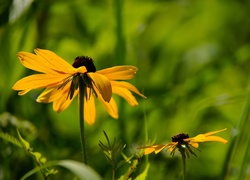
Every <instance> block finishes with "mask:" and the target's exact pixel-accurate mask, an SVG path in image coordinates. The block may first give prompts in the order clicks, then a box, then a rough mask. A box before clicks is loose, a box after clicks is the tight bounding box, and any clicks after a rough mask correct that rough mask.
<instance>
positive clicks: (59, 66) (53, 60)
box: [35, 48, 72, 73]
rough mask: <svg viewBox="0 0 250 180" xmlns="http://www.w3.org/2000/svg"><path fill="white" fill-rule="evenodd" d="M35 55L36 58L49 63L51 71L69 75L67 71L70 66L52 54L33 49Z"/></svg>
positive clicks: (47, 51)
mask: <svg viewBox="0 0 250 180" xmlns="http://www.w3.org/2000/svg"><path fill="white" fill-rule="evenodd" d="M35 53H36V54H37V56H40V57H42V58H44V59H46V60H47V62H49V63H50V66H51V68H52V69H53V70H55V71H58V72H62V73H70V71H69V70H70V69H72V66H71V65H70V64H69V63H68V62H67V61H65V60H64V59H62V58H61V57H60V56H58V55H57V54H55V53H54V52H52V51H49V50H45V49H38V48H37V49H35Z"/></svg>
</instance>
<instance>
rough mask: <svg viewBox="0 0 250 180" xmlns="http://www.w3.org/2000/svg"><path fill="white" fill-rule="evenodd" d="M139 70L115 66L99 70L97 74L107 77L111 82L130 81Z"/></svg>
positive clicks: (133, 67) (132, 67)
mask: <svg viewBox="0 0 250 180" xmlns="http://www.w3.org/2000/svg"><path fill="white" fill-rule="evenodd" d="M137 70H138V69H137V67H135V66H114V67H111V68H106V69H103V70H99V71H97V72H96V73H99V74H102V75H105V76H106V77H107V78H109V79H110V80H128V79H132V78H133V77H134V76H135V74H136V71H137Z"/></svg>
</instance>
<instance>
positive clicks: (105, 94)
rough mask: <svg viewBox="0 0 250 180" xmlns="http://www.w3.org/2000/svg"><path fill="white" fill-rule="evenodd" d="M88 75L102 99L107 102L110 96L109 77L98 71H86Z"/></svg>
mask: <svg viewBox="0 0 250 180" xmlns="http://www.w3.org/2000/svg"><path fill="white" fill-rule="evenodd" d="M88 76H89V77H90V78H91V79H92V81H93V83H94V85H95V87H96V88H97V89H98V91H99V93H100V94H101V96H102V98H103V99H104V101H106V102H109V101H110V99H111V96H112V87H111V84H110V81H109V79H108V78H106V77H105V76H103V75H101V74H98V73H88Z"/></svg>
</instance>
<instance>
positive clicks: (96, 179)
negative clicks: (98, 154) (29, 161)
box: [21, 160, 102, 180]
mask: <svg viewBox="0 0 250 180" xmlns="http://www.w3.org/2000/svg"><path fill="white" fill-rule="evenodd" d="M51 166H62V167H64V168H66V169H68V170H69V171H71V172H72V173H73V174H75V175H76V176H77V177H78V178H79V179H81V180H89V179H91V180H101V179H102V178H101V177H100V176H99V175H98V174H97V173H96V172H95V171H94V170H93V169H92V168H90V167H89V166H87V165H85V164H83V163H80V162H78V161H73V160H61V161H51V162H48V163H46V164H44V166H43V167H42V168H39V167H36V168H34V169H32V170H31V171H29V172H28V173H26V174H25V175H24V176H23V177H22V178H21V180H24V179H26V178H28V177H30V176H31V175H33V174H35V173H36V172H38V171H40V170H42V169H44V168H48V167H51Z"/></svg>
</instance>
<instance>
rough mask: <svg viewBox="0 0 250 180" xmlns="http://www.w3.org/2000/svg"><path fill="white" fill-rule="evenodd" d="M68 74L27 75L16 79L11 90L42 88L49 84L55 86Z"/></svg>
mask: <svg viewBox="0 0 250 180" xmlns="http://www.w3.org/2000/svg"><path fill="white" fill-rule="evenodd" d="M67 77H68V75H67V74H65V75H63V74H61V75H60V76H58V75H53V74H33V75H30V76H27V77H24V78H22V79H20V80H19V81H17V82H16V83H15V84H14V86H13V87H12V89H13V90H31V89H37V88H44V87H49V86H56V85H58V84H60V83H62V82H63V80H64V79H65V78H67Z"/></svg>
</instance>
